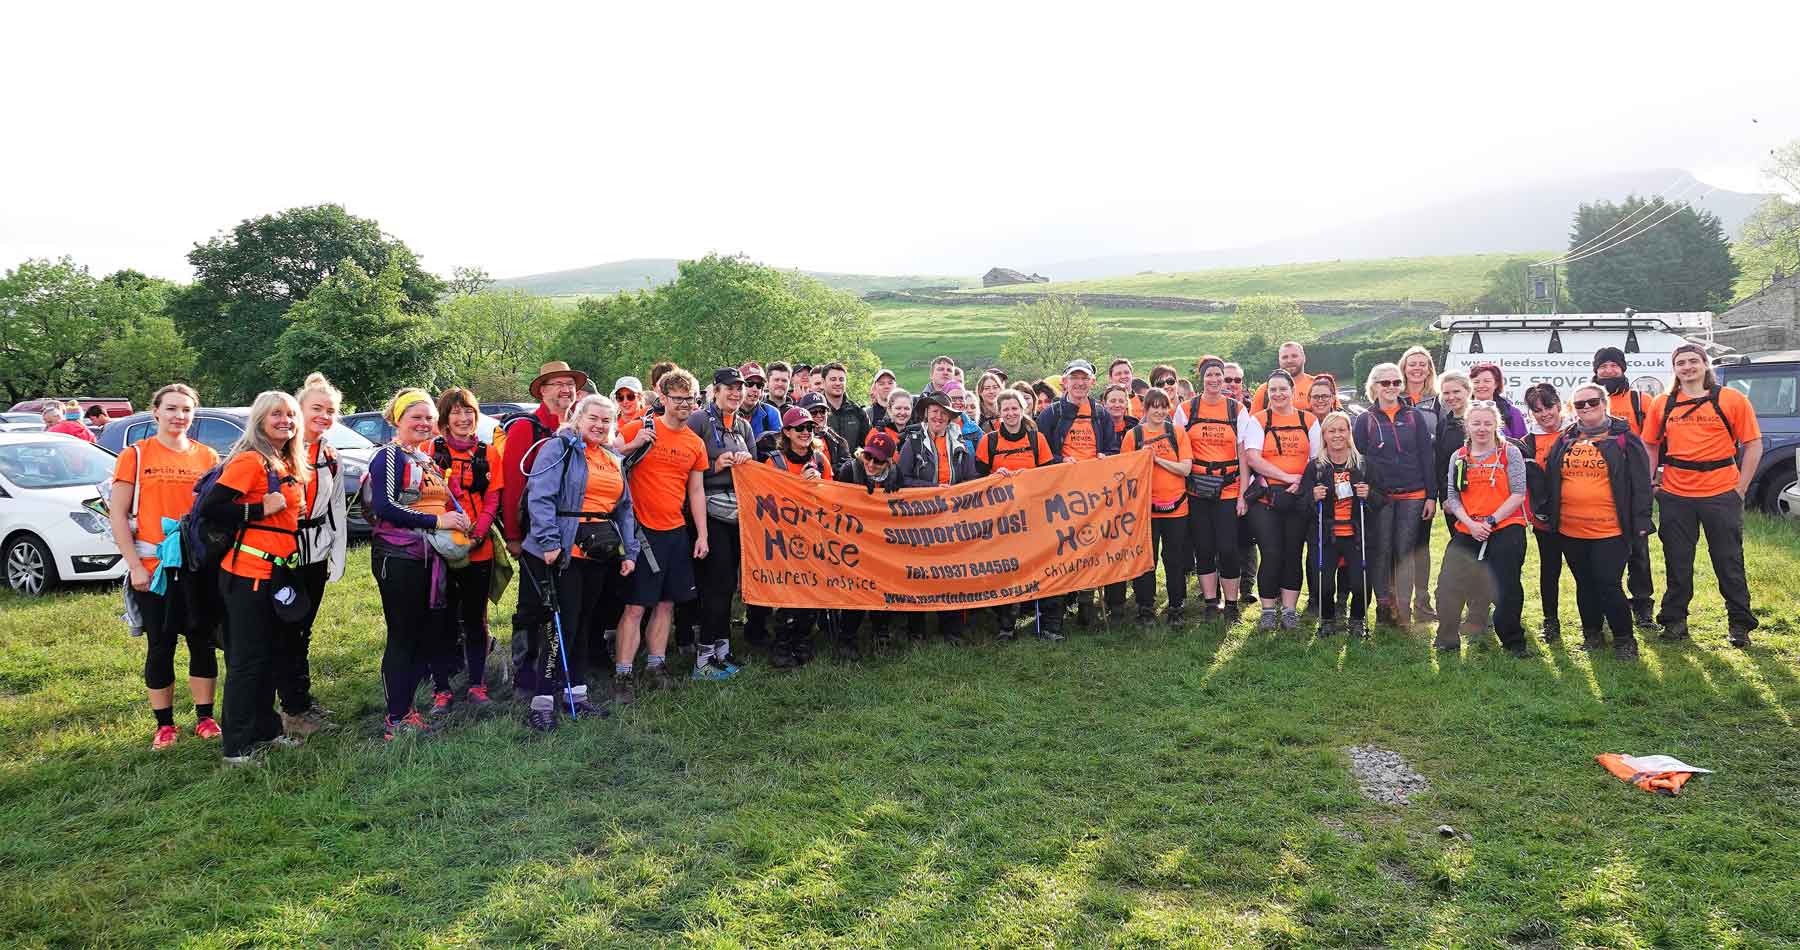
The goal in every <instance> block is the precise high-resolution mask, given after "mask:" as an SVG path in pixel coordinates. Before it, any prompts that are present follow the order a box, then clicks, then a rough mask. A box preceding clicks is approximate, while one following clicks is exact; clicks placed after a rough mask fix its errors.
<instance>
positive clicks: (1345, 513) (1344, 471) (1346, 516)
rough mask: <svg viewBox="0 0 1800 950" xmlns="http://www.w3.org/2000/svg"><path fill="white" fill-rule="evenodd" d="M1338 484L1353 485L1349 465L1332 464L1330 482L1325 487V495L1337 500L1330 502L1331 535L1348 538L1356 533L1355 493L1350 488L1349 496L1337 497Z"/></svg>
mask: <svg viewBox="0 0 1800 950" xmlns="http://www.w3.org/2000/svg"><path fill="white" fill-rule="evenodd" d="M1339 485H1352V486H1354V485H1355V483H1354V482H1352V481H1351V480H1350V467H1349V466H1348V465H1346V466H1344V467H1343V468H1338V467H1337V466H1335V465H1334V466H1332V468H1331V484H1330V485H1328V486H1326V488H1325V492H1326V496H1327V497H1330V498H1336V499H1337V501H1335V502H1333V503H1332V509H1331V517H1332V519H1333V522H1332V526H1331V536H1332V537H1334V538H1348V537H1350V536H1352V535H1354V534H1356V502H1355V499H1356V493H1355V491H1354V490H1352V491H1351V493H1350V497H1348V498H1338V495H1337V491H1338V486H1339Z"/></svg>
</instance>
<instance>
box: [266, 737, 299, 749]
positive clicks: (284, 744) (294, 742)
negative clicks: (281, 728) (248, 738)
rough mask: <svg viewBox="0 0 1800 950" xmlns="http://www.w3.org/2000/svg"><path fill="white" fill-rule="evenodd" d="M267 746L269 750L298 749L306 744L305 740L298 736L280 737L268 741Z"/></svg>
mask: <svg viewBox="0 0 1800 950" xmlns="http://www.w3.org/2000/svg"><path fill="white" fill-rule="evenodd" d="M268 744H269V748H271V749H298V748H300V747H301V746H303V745H305V744H306V740H305V739H302V738H300V737H299V736H289V735H280V736H276V737H275V738H273V739H270V740H269V743H268Z"/></svg>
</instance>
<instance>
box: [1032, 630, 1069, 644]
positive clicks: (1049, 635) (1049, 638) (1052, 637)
mask: <svg viewBox="0 0 1800 950" xmlns="http://www.w3.org/2000/svg"><path fill="white" fill-rule="evenodd" d="M1037 638H1038V639H1039V640H1043V641H1045V642H1047V643H1057V642H1060V641H1062V640H1064V639H1066V638H1065V637H1064V636H1063V635H1062V634H1061V633H1059V632H1058V631H1055V630H1052V629H1050V628H1049V627H1044V628H1043V629H1041V630H1039V631H1038V632H1037Z"/></svg>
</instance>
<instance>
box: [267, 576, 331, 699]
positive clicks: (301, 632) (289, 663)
mask: <svg viewBox="0 0 1800 950" xmlns="http://www.w3.org/2000/svg"><path fill="white" fill-rule="evenodd" d="M330 573H331V565H330V563H328V562H326V561H320V562H318V563H317V564H302V565H300V567H299V569H298V570H296V571H295V572H294V574H295V577H296V579H297V580H298V581H299V582H300V586H301V588H302V589H304V590H305V591H306V594H307V597H308V598H310V599H311V601H312V606H311V607H310V608H309V609H308V610H307V612H306V619H305V620H302V621H300V623H299V624H297V625H296V627H295V636H296V640H295V643H294V649H293V652H291V653H290V654H288V655H287V656H285V657H284V658H283V659H284V660H286V662H284V663H282V669H281V672H280V675H279V676H278V677H277V679H276V682H275V695H276V696H278V697H280V699H281V711H282V712H284V713H287V714H288V715H290V716H294V715H298V714H300V713H303V712H305V711H306V710H307V709H308V708H310V707H311V706H312V704H313V694H312V659H311V656H310V654H311V652H312V628H313V621H314V620H316V619H318V616H319V604H320V602H321V601H323V600H324V598H325V578H326V576H327V575H329V574H330Z"/></svg>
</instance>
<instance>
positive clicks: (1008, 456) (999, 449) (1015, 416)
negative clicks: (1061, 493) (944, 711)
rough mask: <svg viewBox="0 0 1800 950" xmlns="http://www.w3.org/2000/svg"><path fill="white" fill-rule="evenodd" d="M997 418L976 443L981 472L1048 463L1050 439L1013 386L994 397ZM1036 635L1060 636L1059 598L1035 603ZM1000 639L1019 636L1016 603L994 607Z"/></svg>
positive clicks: (1009, 472)
mask: <svg viewBox="0 0 1800 950" xmlns="http://www.w3.org/2000/svg"><path fill="white" fill-rule="evenodd" d="M994 406H995V408H996V409H997V410H998V411H999V413H1000V416H999V421H998V423H997V424H996V425H995V426H994V428H993V429H991V430H989V431H988V432H987V433H986V434H984V435H983V436H982V437H981V441H980V442H979V443H977V444H976V446H975V466H976V469H977V471H979V472H980V474H982V475H993V474H996V473H998V474H1000V475H1002V476H1011V475H1013V474H1015V473H1018V472H1024V471H1029V470H1031V469H1034V468H1039V467H1042V466H1045V465H1049V464H1051V454H1050V440H1048V439H1046V438H1044V434H1043V433H1041V432H1039V431H1038V430H1037V427H1036V426H1034V425H1032V424H1031V420H1030V419H1029V418H1027V417H1026V415H1025V397H1024V395H1023V394H1021V393H1019V392H1018V391H1016V390H1011V389H1008V390H1003V391H1002V392H1001V393H1000V394H999V395H997V396H995V397H994ZM1035 607H1036V609H1037V623H1036V627H1037V636H1038V637H1039V638H1040V639H1044V640H1051V641H1055V640H1061V639H1062V638H1063V636H1062V610H1063V608H1062V598H1061V597H1055V596H1052V597H1043V598H1039V599H1038V600H1037V602H1036V604H1035ZM995 613H996V616H997V619H998V621H999V626H1000V633H999V637H1000V639H1002V640H1011V639H1013V638H1015V637H1016V636H1018V630H1017V625H1018V607H1017V606H1016V605H1013V604H1008V605H1006V606H1004V607H998V608H996V609H995Z"/></svg>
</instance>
